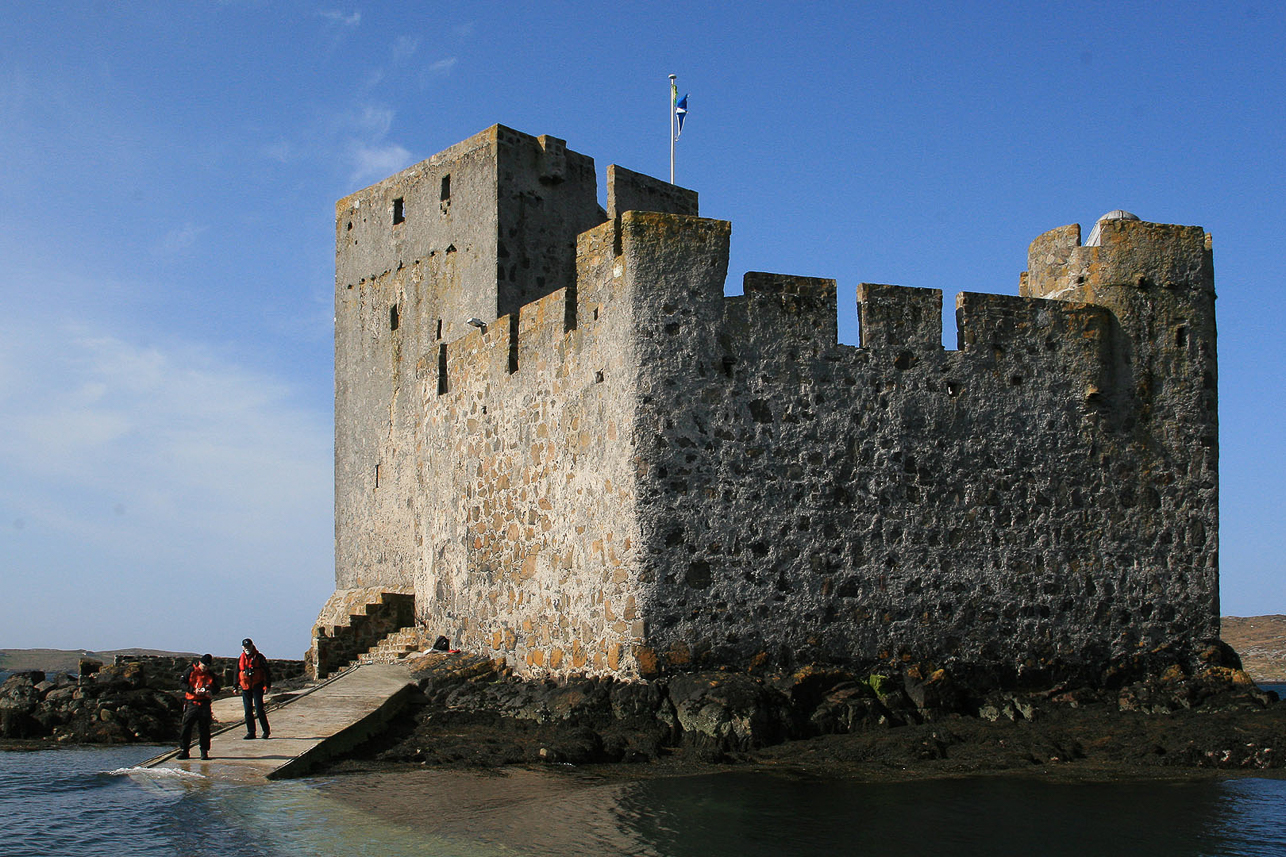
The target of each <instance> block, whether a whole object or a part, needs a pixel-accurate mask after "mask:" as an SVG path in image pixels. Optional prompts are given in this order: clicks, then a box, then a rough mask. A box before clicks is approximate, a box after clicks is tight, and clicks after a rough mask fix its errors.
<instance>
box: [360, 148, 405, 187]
mask: <svg viewBox="0 0 1286 857" xmlns="http://www.w3.org/2000/svg"><path fill="white" fill-rule="evenodd" d="M353 160H354V162H355V164H354V168H353V173H352V176H351V177H350V178H351V180H352V181H366V180H369V179H374V180H377V181H378V180H379V179H383V178H387V177H388V176H391V175H392V174H393V173H395V172H397V171H398V170H400V169H402V168H403V167H405V166H408V165H409V164H410V163H411V162H412V161H413V160H414V157H413V156H412V155H411V153H410V152H409V151H408V150H407V149H405V148H404V147H402V146H399V145H397V144H396V143H389V144H387V145H373V146H365V145H359V146H356V147H354V149H353Z"/></svg>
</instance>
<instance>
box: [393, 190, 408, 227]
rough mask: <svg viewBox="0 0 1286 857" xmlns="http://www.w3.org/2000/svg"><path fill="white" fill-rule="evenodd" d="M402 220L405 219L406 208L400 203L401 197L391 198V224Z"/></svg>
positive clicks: (396, 223) (395, 224)
mask: <svg viewBox="0 0 1286 857" xmlns="http://www.w3.org/2000/svg"><path fill="white" fill-rule="evenodd" d="M404 220H406V208H405V206H404V205H403V204H402V197H400V196H399V197H398V198H397V199H395V200H393V225H394V226H397V225H398V224H399V223H401V222H403V221H404Z"/></svg>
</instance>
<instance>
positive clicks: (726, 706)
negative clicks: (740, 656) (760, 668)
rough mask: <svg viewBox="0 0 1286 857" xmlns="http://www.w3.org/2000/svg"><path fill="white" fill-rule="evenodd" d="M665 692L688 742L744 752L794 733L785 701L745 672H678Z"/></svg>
mask: <svg viewBox="0 0 1286 857" xmlns="http://www.w3.org/2000/svg"><path fill="white" fill-rule="evenodd" d="M667 690H668V693H669V698H670V702H671V704H672V705H673V706H674V711H675V714H676V716H677V718H678V724H679V727H680V728H681V729H682V730H683V739H684V741H686V742H689V743H693V744H695V745H707V744H708V745H711V746H712V747H714V748H716V749H717V750H718V751H720V752H726V751H729V750H738V751H744V750H749V749H751V748H754V747H760V746H763V745H765V744H775V743H777V742H779V741H782V740H785V739H786V737H788V736H789V735H790V734H791V732H792V730H791V723H792V720H793V712H792V710H791V707H790V702H789V699H788V698H787V697H786V696H785V695H784V694H781V693H779V692H777V691H775V690H773V689H771V688H768V687H765V686H764V685H763V684H762V683H760V682H758V681H756V680H755V679H754V678H752V677H751V676H748V675H745V674H743V673H732V672H708V673H687V674H682V673H681V674H679V675H675V676H672V677H671V678H669V679H668V681H667Z"/></svg>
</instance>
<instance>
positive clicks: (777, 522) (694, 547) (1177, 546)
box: [314, 126, 1218, 686]
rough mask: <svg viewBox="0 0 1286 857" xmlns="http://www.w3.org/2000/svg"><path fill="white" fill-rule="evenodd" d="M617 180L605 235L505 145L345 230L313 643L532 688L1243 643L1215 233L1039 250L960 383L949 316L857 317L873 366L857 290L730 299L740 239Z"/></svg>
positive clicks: (921, 292)
mask: <svg viewBox="0 0 1286 857" xmlns="http://www.w3.org/2000/svg"><path fill="white" fill-rule="evenodd" d="M607 175H608V181H607V184H608V186H607V207H606V208H607V210H606V211H603V210H601V209H600V208H599V207H598V205H597V203H596V202H595V183H594V178H593V165H592V162H591V161H590V160H589V159H588V158H585V157H584V156H581V155H577V154H576V153H574V152H571V151H569V150H567V149H566V148H565V147H564V146H563V144H562V143H561V141H558V140H554V139H553V138H549V137H541V138H534V137H529V136H526V135H523V134H519V133H518V132H515V131H511V130H509V129H506V128H503V127H501V126H495V127H493V128H491V129H489V130H488V131H486V132H484V133H483V134H480V135H478V136H476V137H474V138H471V139H470V140H468V141H465V142H464V143H461V144H460V145H458V146H455V147H453V148H451V149H449V150H447V151H446V152H443V153H442V154H440V155H437V156H435V157H433V158H431V159H430V160H428V161H425V162H424V163H422V164H418V165H416V166H414V167H411V168H409V169H408V170H405V171H403V172H402V173H399V174H398V175H397V176H394V177H392V178H390V179H388V180H386V181H384V182H381V183H379V184H377V185H375V186H373V187H371V188H368V189H366V190H364V191H362V192H360V193H358V194H355V195H353V196H351V197H348V198H346V199H345V200H342V201H341V202H340V203H339V205H338V206H337V224H336V229H337V232H336V235H337V245H336V246H337V250H336V270H337V273H336V358H335V370H336V427H335V428H336V584H337V591H336V595H335V596H334V597H333V598H332V601H331V603H329V604H328V605H327V607H326V608H325V609H324V610H323V614H322V615H323V619H325V617H328V616H331V615H332V614H333V613H334V612H335V611H336V610H339V609H340V608H341V607H344V606H345V605H347V604H349V603H356V600H357V599H358V598H359V597H360V596H362V593H364V592H365V591H366V590H369V589H374V590H379V591H382V592H396V593H402V594H403V597H405V598H408V599H409V598H412V597H413V599H414V609H413V612H414V615H415V618H416V620H417V621H418V622H419V623H421V624H422V625H423V626H424V627H425V629H426V630H428V632H429V633H430V635H431V636H436V635H437V634H442V635H444V636H447V637H448V638H450V639H451V641H452V643H453V644H454V645H456V646H457V647H459V648H461V649H464V650H468V651H473V652H479V653H484V654H487V655H489V656H491V657H496V658H503V659H505V660H506V661H508V662H509V663H510V664H512V665H513V666H514V668H515V669H516V670H518V671H519V672H522V673H524V674H528V675H564V674H568V673H573V672H589V673H596V674H608V675H618V676H623V677H629V678H650V677H653V676H656V675H660V674H664V673H665V672H666V671H667V670H674V669H683V668H686V667H688V666H690V665H695V664H705V665H729V666H737V667H753V668H763V669H787V668H791V667H793V666H796V665H798V664H801V663H834V664H845V665H850V666H852V665H860V666H863V667H871V668H878V667H879V665H880V664H889V663H890V662H897V663H903V662H907V661H920V662H929V663H932V664H937V665H942V666H947V667H951V668H952V669H954V670H955V671H957V672H958V673H960V674H962V675H964V676H966V677H968V678H971V679H972V680H973V683H974V684H975V685H976V686H985V685H987V684H989V683H990V684H1004V683H1007V682H1013V681H1018V680H1021V679H1022V678H1023V677H1024V676H1025V675H1034V674H1045V675H1054V674H1068V673H1079V674H1082V675H1084V674H1088V675H1095V674H1097V672H1096V671H1101V669H1102V667H1103V666H1104V665H1105V664H1107V663H1109V662H1110V661H1111V660H1112V659H1113V658H1117V657H1121V656H1124V655H1130V654H1134V653H1137V652H1140V651H1143V652H1147V651H1151V650H1153V649H1156V648H1158V647H1167V648H1169V649H1171V650H1173V651H1175V652H1176V653H1179V654H1180V655H1182V654H1183V653H1188V654H1191V653H1193V652H1195V651H1196V650H1197V648H1198V647H1199V646H1200V645H1201V644H1202V642H1203V641H1205V640H1208V639H1212V638H1214V637H1215V636H1216V635H1217V633H1218V566H1217V526H1218V511H1217V500H1218V474H1217V452H1218V446H1217V445H1218V425H1217V413H1216V404H1217V399H1216V396H1217V389H1216V353H1215V321H1214V290H1213V273H1212V265H1211V255H1210V245H1209V237H1208V236H1207V235H1206V234H1205V233H1204V232H1203V231H1202V230H1201V229H1200V228H1198V227H1185V226H1169V225H1163V224H1154V223H1146V222H1143V221H1140V220H1138V219H1137V218H1131V217H1130V216H1127V215H1125V213H1123V212H1120V213H1114V215H1115V216H1113V217H1109V218H1106V219H1104V220H1102V221H1101V222H1100V223H1099V224H1098V226H1097V227H1096V229H1095V234H1094V240H1092V241H1091V242H1089V243H1088V244H1087V245H1085V246H1082V245H1081V242H1080V228H1079V227H1078V226H1069V227H1063V228H1061V229H1056V230H1053V231H1051V232H1048V233H1046V234H1045V235H1042V236H1041V237H1039V238H1037V239H1036V241H1035V242H1033V244H1032V245H1031V248H1030V251H1029V263H1028V271H1027V272H1026V273H1024V274H1023V276H1022V280H1021V286H1020V292H1021V293H1020V295H1019V296H1009V295H985V294H968V293H967V294H961V295H959V296H958V297H957V298H956V307H957V320H958V326H959V329H958V336H957V340H958V342H959V349H958V350H947V349H944V348H943V345H942V341H941V332H940V330H939V325H940V317H941V316H940V308H941V305H942V292H941V291H940V290H938V289H926V288H906V287H901V286H893V285H879V284H869V283H867V284H861V285H860V286H859V287H858V290H857V294H858V302H859V305H860V306H859V315H860V319H861V345H860V346H859V347H853V346H849V345H842V344H839V343H838V341H837V331H836V284H835V282H834V281H833V280H828V279H819V278H813V277H799V276H789V275H782V274H769V273H749V274H747V275H746V278H745V283H744V294H742V295H738V296H733V297H725V294H724V291H725V279H726V276H727V266H728V248H729V242H730V236H731V226H730V224H728V223H726V222H722V221H717V220H709V219H704V218H701V217H699V216H697V199H696V194H695V193H693V192H691V191H687V190H684V189H682V188H675V187H673V186H672V185H669V184H667V183H665V182H661V181H658V180H655V179H651V178H648V177H647V176H642V175H639V174H637V173H632V172H630V171H628V170H624V169H621V168H619V167H615V166H612V167H609V169H608V171H607ZM471 319H472V320H473V323H471ZM372 623H374V624H378V623H377V622H374V620H370V622H368V623H367V624H372ZM319 625H321V626H325V625H326V622H325V621H322V622H320V623H319ZM337 633H338V632H337V631H332V630H326V629H325V628H322V631H321V632H319V637H318V639H319V640H321V639H323V638H326V640H331V641H333V639H335V637H334V634H337ZM327 645H330V643H329V642H328V643H327ZM336 645H338V644H336ZM323 648H326V646H322V645H320V644H318V645H317V646H315V649H314V650H315V651H316V652H320V651H321V650H322V649H323ZM322 660H323V659H322V658H321V657H320V656H319V660H318V663H321V661H322Z"/></svg>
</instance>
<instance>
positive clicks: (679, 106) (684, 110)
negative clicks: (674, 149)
mask: <svg viewBox="0 0 1286 857" xmlns="http://www.w3.org/2000/svg"><path fill="white" fill-rule="evenodd" d="M674 94H675V95H678V94H679V93H678V90H675V93H674ZM687 115H688V96H687V95H684V96H683V97H682V98H680V99H679V100H678V101H676V102H675V103H674V117H675V118H676V119H678V120H679V130H678V132H676V133H675V135H674V137H675V139H676V140H677V139H678V137H679V135H680V134H682V133H683V119H684V117H686V116H687Z"/></svg>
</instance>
